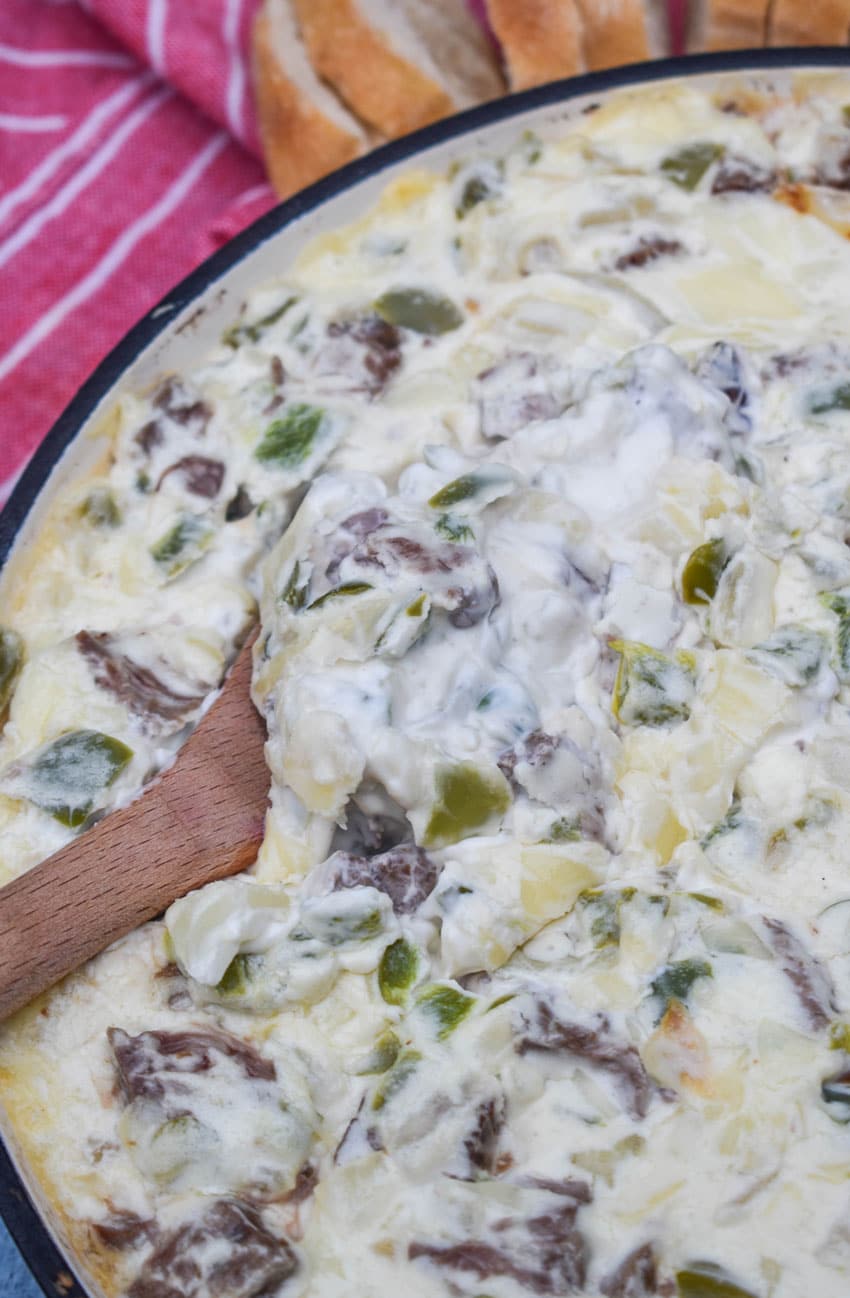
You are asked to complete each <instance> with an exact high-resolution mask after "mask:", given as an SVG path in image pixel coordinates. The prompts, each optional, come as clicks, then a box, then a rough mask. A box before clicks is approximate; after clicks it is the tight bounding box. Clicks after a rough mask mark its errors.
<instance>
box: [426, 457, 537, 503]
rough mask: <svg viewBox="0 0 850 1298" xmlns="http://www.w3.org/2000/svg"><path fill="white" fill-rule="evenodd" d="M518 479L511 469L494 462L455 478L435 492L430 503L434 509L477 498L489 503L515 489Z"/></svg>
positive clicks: (480, 501) (478, 500) (479, 501)
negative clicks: (486, 466)
mask: <svg viewBox="0 0 850 1298" xmlns="http://www.w3.org/2000/svg"><path fill="white" fill-rule="evenodd" d="M516 481H517V478H516V475H515V474H514V473H512V472H511V470H510V469H506V468H505V467H504V466H502V465H498V464H494V465H491V466H490V467H488V468H485V469H475V470H473V471H472V472H471V473H462V474H461V476H460V477H459V478H453V479H452V481H451V482H447V483H446V485H445V486H444V487H441V488H440V490H439V491H436V492H435V493H434V495H433V496H432V497H431V499H430V500H429V501H428V504H429V505H430V506H431V508H432V509H448V508H449V507H450V506H451V505H458V504H460V502H461V501H463V500H476V501H477V502H478V504H479V505H489V504H491V503H492V502H493V501H494V500H498V499H499V497H500V496H504V495H507V493H508V492H510V491H511V490H513V488H514V486H515V485H516Z"/></svg>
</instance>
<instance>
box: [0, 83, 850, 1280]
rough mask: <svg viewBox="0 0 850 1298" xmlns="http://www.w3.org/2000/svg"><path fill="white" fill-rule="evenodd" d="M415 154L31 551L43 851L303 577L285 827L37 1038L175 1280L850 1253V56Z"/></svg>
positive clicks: (288, 702)
mask: <svg viewBox="0 0 850 1298" xmlns="http://www.w3.org/2000/svg"><path fill="white" fill-rule="evenodd" d="M713 85H714V87H715V88H714V89H713V90H709V89H704V88H703V89H698V88H689V87H686V86H683V85H678V84H677V85H673V86H669V85H668V86H666V87H663V88H661V89H658V88H649V89H644V90H639V91H633V92H629V93H626V94H619V95H616V96H614V97H613V98H609V99H606V100H605V101H604V102H603V103H602V104H601V105H600V106H597V107H595V108H594V109H593V110H591V111H588V112H586V113H584V114H582V115H581V116H579V117H577V118H575V119H574V120H573V121H572V122H571V123H564V124H562V125H561V126H560V127H559V128H558V130H557V132H556V133H555V135H554V137H553V138H551V139H548V140H546V141H543V140H539V139H537V138H536V137H534V136H529V135H526V136H524V137H523V138H522V139H520V140H518V141H517V144H516V147H515V148H514V149H512V150H511V151H510V152H509V153H508V154H507V155H506V156H502V157H495V156H493V157H481V156H470V157H469V158H468V159H467V160H465V161H463V162H462V163H461V164H459V165H458V166H456V167H455V168H454V169H453V170H452V171H451V172H450V173H449V174H448V175H445V176H437V175H433V174H429V173H424V172H422V173H413V174H409V175H407V176H405V177H403V178H402V179H401V180H399V181H397V182H396V183H395V184H394V185H393V186H392V187H391V188H390V189H389V190H388V191H387V192H386V193H385V194H384V196H383V198H382V199H381V201H380V202H379V204H378V206H377V208H376V209H375V211H374V212H372V213H371V214H370V215H369V216H367V217H365V218H364V219H363V220H361V221H360V222H359V223H358V224H357V225H356V226H354V227H352V228H350V229H348V230H344V231H341V232H340V233H338V234H335V235H333V236H327V237H324V238H322V239H321V240H319V241H318V242H317V243H316V244H314V245H312V246H311V248H310V249H309V250H308V251H307V252H306V253H305V254H304V255H303V256H302V258H301V259H300V261H299V263H298V264H297V265H296V266H295V267H294V268H293V269H292V270H290V271H289V272H288V274H287V276H286V279H285V281H281V282H279V283H275V284H270V285H266V286H264V287H263V288H261V289H260V290H258V291H257V292H256V293H255V294H254V295H253V296H252V297H251V298H250V299H249V301H248V302H247V304H246V306H245V309H244V312H243V314H242V315H241V317H240V318H239V319H238V320H237V321H235V322H234V324H233V326H232V328H230V329H229V330H228V331H227V333H226V334H225V335H224V337H223V339H222V342H221V345H220V346H219V347H218V349H217V350H216V351H215V352H214V353H213V354H212V355H210V356H209V358H208V359H207V361H206V362H205V364H204V365H203V366H201V367H200V368H198V369H196V370H194V371H193V372H191V373H182V374H179V375H171V376H169V377H167V378H165V379H164V380H163V381H162V382H161V383H160V384H159V386H157V387H156V388H155V389H154V390H153V391H151V392H150V393H148V394H147V395H139V396H133V397H124V398H122V400H121V402H120V404H119V406H118V407H117V408H116V410H115V411H114V413H113V415H112V416H111V417H110V420H109V421H108V423H107V425H106V426H105V427H104V428H102V429H101V430H100V431H99V434H98V436H99V437H100V439H101V442H100V443H99V444H102V448H103V453H102V455H101V456H100V458H99V460H98V462H97V464H96V465H95V468H94V469H93V470H92V471H91V472H89V474H88V475H87V476H86V477H85V479H84V480H79V481H77V482H75V483H73V484H72V485H71V486H66V487H64V488H63V490H62V493H61V495H59V496H57V498H56V499H55V501H54V502H53V505H52V509H51V512H50V514H49V517H48V518H47V521H46V523H45V526H44V528H43V529H42V532H41V534H40V536H39V540H38V545H37V548H36V550H35V552H34V553H33V554H31V555H29V556H28V557H27V558H26V560H24V559H21V560H20V561H19V562H18V565H17V567H16V568H13V570H12V572H11V573H10V575H9V577H8V579H7V580H6V584H5V597H4V603H3V606H2V623H3V628H4V629H3V632H2V635H1V636H0V691H2V698H3V706H4V707H5V706H6V704H7V703H8V708H7V718H6V721H5V727H4V729H3V732H2V739H0V834H2V837H1V838H0V878H2V879H4V880H5V879H9V878H12V877H13V876H15V875H16V874H18V873H19V872H21V871H22V870H25V869H27V868H29V867H30V866H32V865H33V864H35V863H36V862H37V861H39V860H41V859H43V858H44V857H45V856H47V855H49V854H50V853H51V852H53V851H55V850H56V849H57V848H58V847H59V846H61V845H62V844H63V843H64V842H66V841H68V840H69V838H70V837H71V836H72V835H73V834H75V833H78V832H80V831H81V830H84V829H85V826H86V825H87V824H88V823H89V821H90V819H91V818H92V817H93V816H96V815H99V814H102V813H103V812H104V811H108V810H109V808H111V807H113V806H115V805H116V804H119V803H121V802H123V801H126V800H127V799H129V798H130V797H132V796H134V795H135V793H136V792H138V790H139V789H140V787H141V786H142V784H143V783H144V782H145V781H146V780H147V779H149V778H151V776H152V775H153V774H154V773H155V772H156V771H158V770H160V769H162V768H163V766H165V765H166V764H167V763H168V762H169V761H170V760H172V758H173V755H174V753H175V752H176V750H177V748H178V747H179V745H180V743H181V742H182V741H183V739H184V738H185V736H186V734H187V733H188V732H189V731H190V730H191V728H192V726H193V725H194V724H195V723H196V722H197V720H198V717H199V716H200V715H201V714H202V712H203V709H204V708H205V707H206V706H208V703H209V701H210V698H211V696H212V695H213V693H214V691H215V690H216V688H217V687H218V685H219V682H220V680H221V677H222V675H223V673H224V671H225V669H226V666H227V664H228V663H229V662H230V661H231V660H232V658H233V656H234V654H235V652H236V649H237V647H238V645H239V643H241V640H242V639H243V638H244V636H245V635H246V633H247V631H248V628H249V626H250V623H251V620H252V618H253V617H254V615H255V608H256V606H257V604H258V605H259V611H260V616H261V619H262V630H261V634H260V637H259V639H258V642H257V648H256V650H255V674H254V697H255V701H256V703H257V706H258V707H259V708H260V709H261V711H262V713H263V715H264V717H265V719H266V721H267V725H268V734H269V740H268V745H267V757H268V765H269V768H270V779H271V803H270V810H269V814H268V820H267V828H266V837H265V841H264V843H263V846H262V849H261V852H260V857H259V859H258V862H257V864H256V866H255V867H254V868H253V869H252V870H251V871H249V872H248V873H247V874H245V875H243V876H240V877H239V878H237V879H233V880H228V881H226V882H222V883H216V884H212V885H210V886H209V887H207V888H205V889H202V890H201V891H199V892H196V893H193V894H190V895H189V896H188V897H186V898H184V899H183V900H181V901H178V902H176V903H175V904H174V905H173V906H172V907H171V909H170V910H169V911H168V913H167V915H166V916H165V920H164V922H159V923H154V924H149V925H147V926H145V927H144V928H142V929H140V930H139V931H138V932H136V933H134V934H133V935H131V936H130V937H129V938H127V939H126V940H124V941H122V942H120V943H118V944H116V945H115V946H113V947H112V948H111V949H110V950H109V951H108V952H106V953H105V954H104V955H103V956H102V957H100V958H99V959H98V960H96V961H94V962H93V963H92V964H90V965H89V966H88V967H87V968H85V969H84V970H82V971H81V972H80V973H79V974H77V975H75V976H73V977H71V978H70V979H68V980H66V982H65V983H64V984H63V985H62V986H61V987H60V988H58V989H57V990H56V991H55V992H53V993H52V994H51V995H50V996H49V997H46V998H43V999H42V1000H41V1001H40V1002H38V1003H37V1004H36V1005H35V1006H32V1007H30V1008H29V1009H28V1010H27V1011H25V1012H24V1013H22V1014H21V1015H19V1016H18V1017H17V1018H16V1019H15V1020H14V1021H13V1022H12V1023H11V1024H10V1025H8V1026H7V1027H6V1029H5V1030H4V1032H3V1035H2V1038H0V1093H2V1096H3V1100H4V1103H5V1106H6V1109H7V1111H8V1115H9V1119H10V1128H11V1130H12V1131H13V1132H14V1135H15V1138H16V1140H17V1141H18V1142H19V1144H20V1146H21V1148H22V1149H23V1151H24V1154H25V1158H26V1160H27V1162H28V1164H29V1165H30V1166H31V1167H32V1168H33V1169H34V1175H35V1177H36V1179H37V1181H38V1183H39V1184H40V1185H41V1187H42V1189H43V1192H44V1194H45V1195H46V1197H47V1200H48V1201H49V1203H50V1204H51V1205H52V1207H53V1209H54V1211H55V1213H56V1214H57V1215H58V1217H59V1219H60V1220H61V1222H62V1229H63V1231H64V1235H65V1237H66V1238H67V1239H68V1240H69V1241H70V1243H71V1247H72V1249H73V1250H74V1252H75V1255H76V1256H77V1257H78V1258H82V1259H84V1265H85V1267H86V1268H87V1274H88V1275H89V1277H90V1279H91V1283H92V1284H93V1285H96V1286H98V1287H99V1289H101V1290H102V1291H103V1292H104V1293H105V1294H107V1295H109V1296H110V1298H112V1295H118V1294H125V1295H127V1296H128V1298H301V1296H303V1298H354V1296H355V1295H357V1296H358V1298H363V1296H365V1298H384V1296H386V1298H391V1296H394V1295H398V1294H403V1295H405V1298H445V1296H454V1295H469V1298H523V1296H525V1295H568V1294H586V1295H590V1296H591V1298H594V1296H598V1295H603V1296H605V1298H642V1296H644V1295H661V1296H662V1298H812V1296H814V1295H817V1298H846V1294H847V1292H848V1287H850V864H848V858H847V844H848V841H850V712H848V701H850V694H848V687H850V548H848V543H847V538H848V536H850V324H848V318H847V302H848V298H850V243H848V238H847V235H848V232H850V112H848V107H847V106H848V105H850V81H848V80H847V78H845V77H836V76H808V77H806V78H799V79H798V80H797V81H796V82H795V83H794V85H793V86H792V87H791V88H790V89H789V87H788V86H785V87H784V88H783V89H781V90H780V89H775V88H771V87H769V86H762V88H761V89H759V90H756V89H753V88H752V87H749V88H745V87H743V86H742V85H741V84H739V83H736V82H732V81H730V80H726V81H723V82H721V83H719V89H718V88H717V85H718V83H716V82H715V83H713Z"/></svg>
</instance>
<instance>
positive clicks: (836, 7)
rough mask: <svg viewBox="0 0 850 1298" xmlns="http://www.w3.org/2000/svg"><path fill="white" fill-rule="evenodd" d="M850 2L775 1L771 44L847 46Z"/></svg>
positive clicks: (770, 25) (769, 31)
mask: <svg viewBox="0 0 850 1298" xmlns="http://www.w3.org/2000/svg"><path fill="white" fill-rule="evenodd" d="M848 35H850V0H773V4H772V5H771V6H770V13H769V15H768V22H767V43H768V45H846V44H847V38H848Z"/></svg>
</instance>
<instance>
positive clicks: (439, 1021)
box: [416, 983, 475, 1041]
mask: <svg viewBox="0 0 850 1298" xmlns="http://www.w3.org/2000/svg"><path fill="white" fill-rule="evenodd" d="M474 1004H475V997H474V996H467V995H466V993H465V992H462V991H460V990H459V989H458V988H457V987H450V986H449V985H448V984H447V983H433V984H432V986H430V987H426V988H425V990H424V991H423V992H422V993H421V995H420V996H419V997H418V998H417V1001H416V1005H417V1008H419V1009H421V1010H423V1011H424V1012H425V1013H426V1014H427V1015H428V1016H429V1018H431V1019H433V1021H434V1024H435V1025H436V1029H437V1040H438V1041H445V1039H446V1037H448V1036H451V1034H452V1032H454V1030H455V1028H456V1027H458V1025H459V1024H460V1023H462V1022H463V1020H464V1019H465V1018H466V1016H467V1015H468V1014H469V1012H470V1010H471V1009H472V1007H473V1005H474Z"/></svg>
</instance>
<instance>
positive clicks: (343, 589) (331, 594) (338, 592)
mask: <svg viewBox="0 0 850 1298" xmlns="http://www.w3.org/2000/svg"><path fill="white" fill-rule="evenodd" d="M366 590H372V587H371V586H370V585H369V582H368V581H346V582H343V584H342V585H341V586H335V587H334V589H333V590H326V591H325V593H324V595H320V596H319V598H318V599H314V600H313V603H312V604H308V605H307V608H308V609H312V608H321V607H322V605H323V604H327V602H328V600H331V599H343V598H344V597H345V596H346V595H362V594H363V592H364V591H366Z"/></svg>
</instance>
